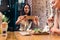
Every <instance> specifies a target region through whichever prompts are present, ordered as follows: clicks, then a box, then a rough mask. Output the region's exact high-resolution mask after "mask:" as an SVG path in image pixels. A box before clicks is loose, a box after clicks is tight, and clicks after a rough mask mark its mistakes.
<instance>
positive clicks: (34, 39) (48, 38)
mask: <svg viewBox="0 0 60 40" xmlns="http://www.w3.org/2000/svg"><path fill="white" fill-rule="evenodd" d="M14 33H15V36H16V39H17V40H60V36H59V35H50V34H49V35H31V36H22V35H20V33H19V32H14Z"/></svg>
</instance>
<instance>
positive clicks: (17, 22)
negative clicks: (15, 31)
mask: <svg viewBox="0 0 60 40" xmlns="http://www.w3.org/2000/svg"><path fill="white" fill-rule="evenodd" d="M23 18H24V16H19V17H18V19H17V21H16V24H19V23H20V21H21V20H23Z"/></svg>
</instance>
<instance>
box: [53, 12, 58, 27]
mask: <svg viewBox="0 0 60 40" xmlns="http://www.w3.org/2000/svg"><path fill="white" fill-rule="evenodd" d="M54 27H56V28H57V27H58V13H56V14H55V17H54Z"/></svg>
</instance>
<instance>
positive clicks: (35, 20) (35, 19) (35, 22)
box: [33, 16, 39, 25]
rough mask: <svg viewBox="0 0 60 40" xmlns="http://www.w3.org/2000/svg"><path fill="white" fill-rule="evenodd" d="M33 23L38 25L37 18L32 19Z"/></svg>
mask: <svg viewBox="0 0 60 40" xmlns="http://www.w3.org/2000/svg"><path fill="white" fill-rule="evenodd" d="M33 22H34V24H35V25H39V18H38V16H35V18H34V19H33Z"/></svg>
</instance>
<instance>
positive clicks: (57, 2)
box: [50, 0, 60, 34]
mask: <svg viewBox="0 0 60 40" xmlns="http://www.w3.org/2000/svg"><path fill="white" fill-rule="evenodd" d="M52 3H53V6H52V7H53V8H55V9H56V11H57V12H56V13H55V16H54V26H53V27H52V28H51V30H50V31H51V33H53V34H54V33H57V34H60V0H54V1H53V2H52Z"/></svg>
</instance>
